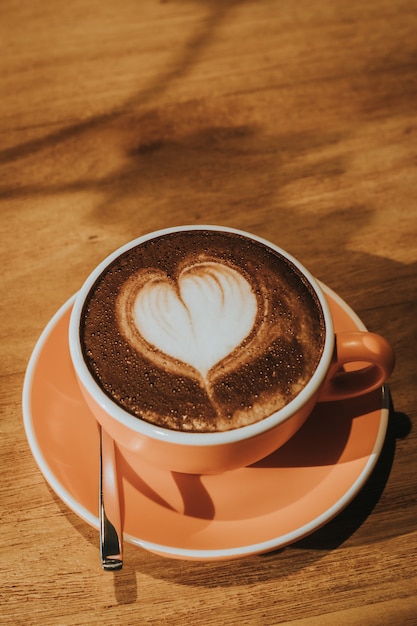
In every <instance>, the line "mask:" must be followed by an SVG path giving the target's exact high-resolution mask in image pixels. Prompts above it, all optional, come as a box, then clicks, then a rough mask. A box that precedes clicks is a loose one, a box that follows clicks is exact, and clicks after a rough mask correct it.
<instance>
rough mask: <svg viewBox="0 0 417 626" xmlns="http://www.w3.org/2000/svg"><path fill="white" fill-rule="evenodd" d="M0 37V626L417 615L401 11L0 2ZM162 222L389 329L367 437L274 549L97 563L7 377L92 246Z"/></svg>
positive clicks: (416, 14) (413, 66)
mask: <svg viewBox="0 0 417 626" xmlns="http://www.w3.org/2000/svg"><path fill="white" fill-rule="evenodd" d="M0 29H1V34H0V46H1V51H0V64H1V65H0V67H1V98H0V161H1V178H0V202H1V213H0V216H1V257H0V258H1V267H2V272H1V294H2V297H1V337H2V358H1V390H0V393H1V396H0V398H1V486H0V489H1V491H0V502H1V527H0V528H1V546H2V547H1V557H0V559H1V560H0V598H1V601H0V622H1V623H2V624H13V625H16V624H25V625H29V624H43V625H45V626H46V625H59V626H61V625H69V624H77V625H78V624H79V625H81V624H83V625H92V624H101V625H103V626H104V625H105V624H155V625H158V626H159V625H162V624H167V625H168V624H169V625H170V626H172V625H174V624H178V625H182V624H196V625H206V624H207V625H208V624H222V625H223V624H238V625H243V624H256V625H261V624H262V625H275V624H294V625H295V624H297V626H301V625H303V626H304V625H306V624H314V625H316V624H317V625H320V626H324V625H326V624H329V625H332V626H333V625H334V624H343V625H344V626H345V625H351V624H354V625H362V624H366V625H367V626H371V625H375V626H376V625H378V626H386V625H390V624H392V625H395V626H401V625H403V624H410V625H411V624H416V623H417V576H416V565H417V552H416V549H417V523H416V520H417V504H416V489H417V473H416V469H417V461H416V453H417V436H416V433H415V430H414V429H413V428H412V423H413V421H414V420H415V419H416V418H417V414H416V405H415V403H416V400H417V398H416V391H415V389H416V367H417V357H416V339H417V311H416V302H417V282H416V275H417V274H416V269H417V202H416V189H417V117H416V110H417V108H416V107H417V82H416V70H417V61H416V59H417V56H416V54H417V39H416V33H417V3H416V2H415V1H413V0H398V1H396V2H393V1H392V0H390V1H388V0H378V1H377V0H360V1H359V0H353V1H352V2H349V3H342V2H335V1H334V0H333V1H332V0H320V1H318V0H312V1H311V0H310V1H309V2H306V1H305V0H298V1H297V2H289V1H287V0H283V1H282V2H275V1H273V0H269V1H268V0H260V1H258V2H255V0H252V1H249V0H248V1H243V0H241V1H238V0H229V1H226V0H206V1H201V2H191V1H190V2H188V1H187V0H166V1H162V0H161V1H159V2H158V1H157V0H142V1H141V2H137V1H133V0H126V1H125V2H122V3H121V2H115V1H112V0H100V2H96V0H90V1H89V2H87V3H86V2H84V1H81V0H68V1H67V2H65V3H56V2H52V1H51V0H43V1H42V2H39V3H36V2H31V1H29V0H19V1H17V0H3V1H2V3H1V7H0ZM182 223H197V224H200V223H218V224H222V225H227V226H235V227H237V228H242V229H245V230H249V231H251V232H253V233H255V234H257V235H260V236H264V237H266V238H268V239H270V240H272V241H273V242H275V243H277V244H278V245H280V246H282V247H283V248H285V249H287V250H288V251H289V252H291V253H292V254H294V255H295V256H297V257H298V258H299V259H300V260H301V261H302V262H303V263H304V264H305V265H306V266H307V267H309V268H310V269H311V271H312V272H313V273H314V274H315V275H316V276H317V277H318V278H320V279H321V280H322V281H324V282H325V283H327V284H328V285H329V286H330V287H332V288H333V289H334V290H335V291H336V292H338V293H339V294H340V295H341V296H342V297H343V298H344V299H345V300H346V301H347V302H348V303H349V304H350V305H351V306H352V307H353V308H354V309H355V311H356V312H357V313H358V314H359V316H360V317H361V318H362V320H363V321H364V323H365V324H366V325H367V326H368V327H369V328H370V329H371V330H373V331H376V332H379V333H381V334H383V335H385V336H386V337H387V338H388V339H389V340H390V341H391V342H392V344H393V346H394V347H395V350H396V353H397V359H398V360H397V367H396V370H395V372H394V374H393V376H392V378H391V381H390V387H391V392H392V398H393V408H392V410H391V414H390V424H389V430H388V435H387V441H386V445H385V448H384V452H383V456H382V457H381V461H380V463H379V464H378V466H377V471H376V473H375V474H373V475H372V476H371V478H370V479H369V481H368V483H367V484H366V486H365V487H364V489H363V491H362V492H361V494H360V495H359V496H358V497H357V498H356V499H355V501H354V502H353V503H352V504H351V505H350V506H349V507H348V508H347V509H346V510H345V511H344V512H343V513H341V514H340V515H339V516H338V517H337V518H336V519H335V520H333V521H332V522H330V523H329V524H328V525H327V526H325V527H324V528H323V529H321V530H318V531H316V532H315V533H313V535H311V536H309V537H308V538H305V539H303V540H301V541H299V542H297V543H295V544H293V545H291V546H288V547H286V548H284V549H283V550H279V551H275V552H274V553H271V554H268V555H264V556H250V557H247V558H244V559H240V560H237V561H232V562H221V563H219V562H214V563H201V562H189V561H178V560H173V559H167V558H164V557H159V556H155V555H154V554H152V553H148V552H146V551H145V550H142V549H139V548H137V547H134V546H131V545H127V546H126V548H125V565H124V568H123V570H122V571H121V572H118V573H115V574H111V573H105V572H103V571H102V570H101V567H100V564H99V552H98V532H97V531H96V530H95V529H94V528H92V527H90V526H89V525H88V524H87V523H85V522H84V521H82V520H81V519H80V518H79V517H78V516H77V515H75V514H74V513H73V512H72V511H70V509H69V508H68V507H67V506H66V505H65V504H64V503H62V502H61V500H60V499H59V498H58V497H57V496H56V495H55V493H54V492H53V490H52V489H50V488H49V487H48V486H47V484H46V482H45V480H44V478H43V476H42V474H41V473H40V471H39V470H38V468H37V465H36V463H35V461H34V459H33V456H32V454H31V451H30V449H29V446H28V442H27V439H26V435H25V431H24V427H23V421H22V408H21V393H22V385H23V379H24V374H25V369H26V366H27V363H28V359H29V357H30V354H31V352H32V350H33V348H34V346H35V343H36V341H37V339H38V337H39V335H40V333H41V331H42V329H43V328H44V327H45V325H46V324H47V322H48V321H49V319H50V318H51V317H52V315H53V314H54V313H55V312H56V311H57V309H58V308H59V307H60V306H61V304H62V303H64V302H65V301H66V300H67V299H68V298H69V297H70V296H71V295H72V294H73V293H74V292H76V291H77V289H78V288H79V287H80V285H81V283H82V282H83V280H84V279H85V278H86V276H87V274H88V273H89V271H90V270H91V269H92V268H93V267H94V265H95V264H96V263H97V262H98V261H100V260H101V259H102V258H103V257H104V256H105V255H107V253H109V252H110V251H112V250H113V249H115V248H116V247H118V246H120V245H122V244H123V243H125V242H127V241H128V240H130V239H133V238H134V237H137V236H139V235H141V234H143V233H146V232H148V231H151V230H155V229H158V228H162V227H165V226H171V225H176V224H182Z"/></svg>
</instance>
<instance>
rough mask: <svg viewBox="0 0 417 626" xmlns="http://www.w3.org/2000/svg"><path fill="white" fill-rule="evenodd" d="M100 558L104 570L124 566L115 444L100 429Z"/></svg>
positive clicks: (117, 568)
mask: <svg viewBox="0 0 417 626" xmlns="http://www.w3.org/2000/svg"><path fill="white" fill-rule="evenodd" d="M99 498H100V557H101V565H102V567H103V569H104V570H109V571H114V570H119V569H121V568H122V566H123V531H122V523H121V515H120V503H119V489H118V484H117V468H116V455H115V449H114V441H113V439H112V438H111V437H110V435H108V434H107V432H106V431H105V430H104V429H102V428H101V426H100V494H99Z"/></svg>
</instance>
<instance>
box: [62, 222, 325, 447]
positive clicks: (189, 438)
mask: <svg viewBox="0 0 417 626" xmlns="http://www.w3.org/2000/svg"><path fill="white" fill-rule="evenodd" d="M189 230H210V231H216V232H228V233H232V234H237V235H241V236H243V237H246V238H249V239H251V240H253V241H256V242H259V243H261V244H263V245H265V246H267V247H268V248H270V249H272V250H274V251H275V252H278V253H279V254H281V255H282V256H283V257H284V258H285V259H286V260H288V261H289V262H290V263H292V264H293V265H294V266H295V267H296V268H297V269H298V270H299V271H300V272H301V273H302V275H303V276H304V277H305V278H306V279H307V281H308V282H309V284H310V285H311V287H312V288H313V290H314V292H315V294H316V296H317V298H318V300H319V303H320V306H321V309H322V313H323V317H324V323H325V340H324V346H323V352H322V355H321V358H320V361H319V363H318V365H317V367H316V369H315V371H314V373H313V375H312V377H311V378H310V380H309V381H308V383H307V384H306V385H305V386H304V387H303V389H302V390H301V391H300V392H299V393H298V394H297V395H296V396H295V398H293V399H292V400H291V401H290V402H289V403H288V404H286V405H285V406H284V407H282V408H281V409H279V410H278V411H276V412H275V413H273V414H272V415H270V416H268V417H265V418H263V419H261V420H260V421H258V422H255V423H253V424H249V425H247V426H241V427H239V428H234V429H231V430H227V431H221V432H203V433H196V432H185V431H177V430H172V429H168V428H164V427H161V426H157V425H155V424H152V423H150V422H147V421H145V420H143V419H140V418H138V417H135V416H134V415H132V414H131V413H129V412H127V411H126V410H124V409H123V408H122V407H120V406H119V405H117V404H116V403H115V402H114V401H113V400H112V399H111V398H110V397H109V396H108V395H107V394H106V393H104V391H103V390H102V389H101V388H100V386H99V385H98V383H97V382H96V381H95V379H94V377H93V375H92V374H91V372H90V370H89V369H88V367H87V364H86V363H85V360H84V357H83V353H82V348H81V340H80V333H79V322H80V317H81V312H82V308H83V305H84V301H85V299H86V297H87V295H88V294H89V292H90V289H91V287H92V286H93V285H94V283H95V281H96V280H97V279H98V277H99V276H100V274H101V273H102V272H103V271H104V270H105V268H106V267H107V266H108V265H109V264H110V263H111V262H112V261H114V260H115V259H116V258H117V257H118V256H119V255H120V254H123V253H124V252H126V251H127V250H130V249H131V248H133V247H135V246H137V245H139V244H141V243H144V242H145V241H148V240H150V239H157V238H158V237H161V236H163V235H166V234H170V233H175V232H180V231H189ZM69 349H70V355H71V360H72V364H73V367H74V370H75V373H76V375H77V377H78V379H79V382H80V383H81V385H82V386H83V387H84V390H85V391H86V392H87V393H88V394H89V395H90V396H91V397H92V399H93V400H94V401H95V402H96V403H97V404H98V405H99V406H100V408H101V409H102V410H103V411H104V412H105V413H107V414H108V415H109V416H110V417H111V418H113V419H115V420H116V421H117V422H118V423H120V424H122V425H123V426H125V427H127V428H128V429H130V430H132V431H133V432H134V433H137V434H140V435H142V436H146V437H150V438H151V439H156V440H159V441H165V442H170V443H173V444H179V445H192V446H213V445H219V444H229V443H232V442H236V441H243V440H245V439H249V438H251V437H254V436H257V435H260V434H261V433H264V432H266V431H268V430H270V429H272V428H275V427H276V426H278V425H280V424H282V423H284V422H285V421H287V420H288V419H290V418H291V417H292V416H293V415H294V414H296V413H297V412H298V411H299V410H300V409H302V408H303V407H304V406H305V405H306V404H307V402H308V401H309V400H310V399H311V398H312V397H314V395H315V394H316V393H317V392H318V391H319V389H320V387H321V384H322V383H323V381H324V379H325V377H326V375H327V372H328V369H329V366H330V362H331V359H332V355H333V349H334V329H333V320H332V316H331V313H330V309H329V306H328V303H327V300H326V297H325V295H324V292H323V290H322V289H321V286H320V284H319V283H318V281H317V280H316V279H315V278H314V277H313V275H312V274H311V273H310V272H309V270H307V269H306V268H305V267H304V265H303V264H302V263H301V262H300V261H298V260H297V259H296V258H295V257H293V256H292V255H291V254H290V253H288V252H287V251H286V250H284V249H283V248H280V247H279V246H277V245H275V244H274V243H272V242H270V241H268V240H267V239H265V238H263V237H259V236H258V235H254V234H252V233H249V232H247V231H244V230H240V229H237V228H232V227H229V226H217V225H212V224H209V225H207V224H198V225H196V224H185V225H179V226H172V227H168V228H163V229H159V230H156V231H153V232H149V233H146V234H144V235H142V236H140V237H137V238H135V239H133V240H131V241H129V242H127V243H126V244H124V245H122V246H120V247H119V248H117V249H116V250H114V251H113V252H112V253H110V254H109V255H108V256H107V257H105V258H104V259H103V260H102V261H101V262H100V263H99V264H98V265H97V266H96V267H95V268H94V269H93V270H92V271H91V273H90V274H89V275H88V276H87V278H86V280H85V281H84V283H83V285H82V286H81V288H80V290H79V291H78V293H77V295H76V297H75V302H74V306H73V309H72V311H71V316H70V323H69Z"/></svg>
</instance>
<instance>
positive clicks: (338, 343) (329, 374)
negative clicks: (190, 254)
mask: <svg viewBox="0 0 417 626" xmlns="http://www.w3.org/2000/svg"><path fill="white" fill-rule="evenodd" d="M184 229H186V230H190V229H204V230H220V231H227V232H235V233H238V234H240V235H243V236H246V237H249V238H251V239H253V240H256V241H260V242H262V243H263V244H265V245H266V246H269V247H270V248H272V249H273V250H276V251H278V252H279V253H280V254H282V255H283V256H284V257H286V258H287V259H289V260H290V261H291V262H292V263H293V264H294V265H295V266H296V267H297V268H298V269H299V270H300V271H301V272H302V274H303V275H304V276H305V278H306V279H307V280H308V281H309V282H310V284H311V285H312V287H313V289H314V291H315V292H316V294H317V297H318V299H319V301H320V303H321V307H322V309H323V313H324V319H325V325H326V329H325V345H324V350H323V353H322V357H321V360H320V362H319V365H318V367H317V369H316V371H315V372H314V374H313V376H312V378H311V379H310V381H309V382H308V383H307V385H306V386H305V387H304V389H302V391H301V392H300V393H299V394H298V395H297V396H296V397H295V398H294V399H293V400H292V401H291V402H290V403H289V404H287V405H286V406H285V407H283V408H282V409H281V410H279V411H278V412H276V413H274V414H273V415H271V416H269V417H267V418H265V419H263V420H261V421H260V422H257V423H255V424H251V425H249V426H244V427H242V428H237V429H234V430H229V431H226V432H217V433H190V432H179V431H173V430H169V429H166V428H161V427H158V426H154V425H152V424H149V423H147V422H145V421H143V420H141V419H138V418H137V417H134V416H133V415H131V414H130V413H128V412H126V411H124V410H123V409H122V408H120V407H119V406H118V405H116V404H115V403H114V402H113V401H112V400H111V399H110V398H109V397H108V396H107V395H106V394H105V393H104V392H103V391H102V390H101V389H100V387H99V386H98V384H97V383H96V382H95V380H94V378H93V377H92V376H91V374H90V372H89V370H88V368H87V366H86V364H85V362H84V359H83V356H82V350H81V345H80V334H79V327H80V315H81V310H82V307H83V303H84V300H85V298H86V296H87V294H88V292H89V291H90V288H91V287H92V285H93V284H94V282H95V280H96V279H97V278H98V276H99V275H100V274H101V272H102V271H103V270H104V269H105V267H106V266H107V265H108V264H109V263H110V262H111V261H113V260H114V259H115V258H116V257H117V256H118V255H119V254H121V253H123V252H125V251H126V250H128V249H129V248H132V247H134V246H136V245H138V244H140V243H141V242H143V241H146V240H148V239H152V238H156V237H158V236H160V235H162V234H165V233H168V232H177V231H179V230H184ZM69 345H70V352H71V358H72V362H73V365H74V369H75V373H76V376H77V379H78V382H79V384H80V387H81V390H82V393H83V395H84V397H85V400H86V402H87V404H88V405H89V407H90V409H91V411H92V412H93V414H94V416H95V417H96V419H97V421H98V422H99V423H100V424H101V426H102V427H103V428H104V429H105V430H106V431H107V432H108V433H109V434H110V435H111V437H113V439H114V440H115V442H116V443H117V445H118V447H119V449H120V451H121V453H122V454H124V455H125V456H126V457H127V458H128V460H129V462H130V463H131V464H132V466H133V469H135V467H134V465H135V459H141V461H143V460H145V461H147V462H149V463H151V464H153V465H155V466H158V467H160V468H162V469H165V470H170V471H176V472H185V473H190V474H215V473H220V472H224V471H227V470H232V469H236V468H238V467H244V466H247V465H250V464H251V463H255V462H256V461H259V460H260V459H262V458H264V457H266V456H268V455H269V454H271V453H272V452H273V451H274V450H276V449H277V448H279V447H280V446H282V445H283V444H284V443H285V442H286V441H288V440H289V439H290V438H291V437H292V436H293V435H294V434H295V433H296V432H297V430H298V429H299V428H300V427H301V426H302V425H303V423H304V422H305V421H306V419H307V418H308V416H309V414H310V413H311V411H312V410H313V408H314V406H315V404H316V403H317V402H318V401H331V400H342V399H346V398H350V397H353V396H357V395H360V394H363V393H366V392H369V391H372V390H374V389H376V388H378V387H379V386H381V385H382V384H383V383H384V382H385V381H386V380H387V378H388V377H389V376H390V374H391V372H392V370H393V368H394V363H395V357H394V353H393V350H392V348H391V346H390V345H389V343H388V342H387V341H386V340H385V339H384V338H383V337H381V336H380V335H376V334H374V333H370V332H365V331H357V332H344V333H338V334H337V335H336V336H335V333H334V330H333V322H332V317H331V314H330V310H329V306H328V304H327V301H326V298H325V296H324V294H323V292H322V290H321V288H320V286H319V284H318V283H317V281H316V280H315V279H314V278H313V276H312V275H311V274H310V273H309V272H308V270H306V269H305V268H304V267H303V266H302V265H301V264H300V263H299V262H298V261H297V260H296V259H294V258H293V257H292V256H291V255H289V254H288V253H286V252H285V251H284V250H282V249H281V248H278V247H277V246H275V245H274V244H272V243H270V242H268V241H266V240H264V239H261V238H259V237H256V236H255V235H251V234H249V233H245V232H243V231H239V230H236V229H231V228H226V227H220V226H206V225H204V226H182V227H176V228H170V229H164V230H161V231H157V232H155V233H150V234H147V235H145V236H143V237H140V238H138V239H135V240H134V241H131V242H130V243H128V244H126V245H125V246H123V247H121V248H120V249H119V250H116V251H115V252H114V253H113V254H111V255H110V256H109V257H107V259H105V260H104V261H103V262H102V263H101V264H100V265H98V266H97V268H96V269H95V270H94V271H93V272H92V273H91V274H90V276H89V277H88V278H87V280H86V282H85V283H84V285H83V286H82V288H81V290H80V292H79V293H78V295H77V298H76V301H75V304H74V308H73V311H72V315H71V321H70V330H69ZM352 362H360V363H361V364H363V367H362V369H359V370H355V371H344V370H343V369H342V368H343V366H344V365H345V364H347V363H352Z"/></svg>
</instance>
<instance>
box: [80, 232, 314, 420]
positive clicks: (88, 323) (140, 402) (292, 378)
mask: <svg viewBox="0 0 417 626" xmlns="http://www.w3.org/2000/svg"><path fill="white" fill-rule="evenodd" d="M80 339H81V345H82V350H83V355H84V359H85V362H86V364H87V367H88V368H89V370H90V372H91V374H92V376H93V377H94V379H95V380H96V382H97V384H98V385H99V386H100V387H101V389H102V390H103V392H104V393H105V394H107V395H108V396H109V397H110V398H111V399H112V400H113V401H114V402H115V403H116V404H118V405H119V406H121V407H122V408H123V409H125V410H126V411H128V412H129V413H131V414H132V415H134V416H135V417H137V418H138V419H142V420H145V421H147V422H150V423H153V424H156V425H158V426H160V427H163V428H170V429H175V430H183V431H190V432H213V431H222V430H229V429H233V428H239V427H242V426H245V425H247V424H252V423H254V422H257V421H259V420H261V419H264V418H265V417H268V416H269V415H271V414H272V413H274V412H276V411H278V410H279V409H280V408H282V407H283V406H285V405H286V404H287V403H288V402H290V401H291V400H292V399H293V398H294V397H295V396H296V395H297V394H298V393H299V391H300V390H301V389H302V388H303V387H304V386H305V385H306V384H307V382H308V381H309V380H310V378H311V376H312V374H313V373H314V371H315V369H316V367H317V364H318V362H319V360H320V357H321V353H322V350H323V345H324V320H323V314H322V310H321V307H320V304H319V302H318V300H317V296H316V294H315V293H314V291H313V289H312V288H311V286H310V285H309V284H308V282H307V281H306V280H305V279H304V276H303V275H302V274H301V273H300V272H299V270H298V269H297V268H296V267H294V266H293V265H292V264H291V262H290V261H288V260H287V259H285V258H284V257H283V256H281V255H280V254H279V253H278V252H276V251H274V250H272V249H271V248H269V247H268V246H266V245H264V244H263V243H261V242H258V241H254V240H252V239H251V238H249V237H245V236H243V235H241V234H237V233H230V232H223V231H221V230H220V231H213V230H203V229H202V230H200V229H196V230H193V229H190V230H187V229H184V230H179V231H176V232H170V233H165V234H163V235H159V236H158V237H155V238H153V239H149V240H146V241H142V242H141V243H140V244H139V245H136V246H133V247H132V248H129V249H128V250H126V251H124V252H122V253H121V254H120V255H119V256H118V257H116V258H115V259H114V260H113V261H112V262H111V263H110V264H109V265H108V266H107V267H106V269H105V270H104V271H103V272H102V274H101V275H100V276H99V277H98V279H97V280H96V282H95V283H94V285H93V286H92V288H91V289H90V292H89V295H88V296H87V298H86V300H85V304H84V308H83V311H82V317H81V325H80Z"/></svg>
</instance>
